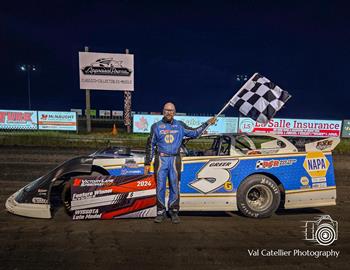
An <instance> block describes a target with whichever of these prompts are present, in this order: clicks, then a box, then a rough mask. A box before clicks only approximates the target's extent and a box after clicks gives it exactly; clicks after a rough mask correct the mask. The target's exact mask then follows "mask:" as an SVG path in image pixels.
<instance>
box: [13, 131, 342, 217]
mask: <svg viewBox="0 0 350 270" xmlns="http://www.w3.org/2000/svg"><path fill="white" fill-rule="evenodd" d="M339 142H340V139H339V138H327V139H322V140H318V141H314V142H310V143H307V144H305V145H304V147H300V146H298V148H297V147H296V146H295V145H293V144H292V143H291V142H290V141H289V140H287V139H286V138H284V137H281V136H277V135H272V134H217V135H204V136H201V137H200V138H198V139H185V140H184V141H183V144H182V146H181V149H180V150H181V151H180V155H181V158H182V168H181V181H180V198H181V199H180V211H236V210H238V211H240V212H241V213H242V214H243V215H245V216H247V217H253V218H264V217H269V216H271V215H272V214H273V213H274V212H275V211H276V210H277V209H278V208H285V209H291V208H306V207H320V206H328V205H335V204H336V184H335V176H334V167H333V159H332V152H331V151H332V150H333V149H334V148H335V147H336V146H337V144H338V143H339ZM144 157H145V153H144V152H143V151H131V150H130V149H128V148H120V147H110V148H106V149H102V150H99V151H96V152H95V153H93V154H91V155H89V156H83V157H76V158H73V159H71V160H68V161H66V162H64V163H63V164H61V165H59V166H58V167H56V168H55V169H53V170H52V171H50V172H49V173H48V174H46V175H43V176H42V177H40V178H38V179H36V180H35V181H33V182H31V183H29V184H28V185H26V186H25V187H23V188H22V189H20V190H18V191H17V192H16V193H14V194H13V195H12V196H10V197H9V198H8V199H7V201H6V208H7V210H8V211H9V212H11V213H14V214H17V215H21V216H27V217H36V218H51V217H52V213H53V210H54V208H55V205H56V204H55V202H54V201H55V199H57V193H56V191H57V190H58V191H59V193H61V195H60V197H61V198H62V200H63V202H64V206H65V207H66V210H67V212H68V213H69V214H71V215H72V216H73V219H96V218H97V219H112V218H124V217H151V216H155V214H156V181H155V178H154V175H153V168H152V165H151V174H150V175H143V171H144V170H143V167H144Z"/></svg>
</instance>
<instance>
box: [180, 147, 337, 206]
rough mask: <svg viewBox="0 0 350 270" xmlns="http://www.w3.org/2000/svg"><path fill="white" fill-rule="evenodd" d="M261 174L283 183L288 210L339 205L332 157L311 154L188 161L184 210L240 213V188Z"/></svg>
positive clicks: (185, 162)
mask: <svg viewBox="0 0 350 270" xmlns="http://www.w3.org/2000/svg"><path fill="white" fill-rule="evenodd" d="M257 173H260V174H266V175H270V176H272V177H273V178H277V179H278V180H279V181H280V182H281V184H282V185H283V188H284V190H285V193H286V198H285V207H286V208H300V207H316V206H325V205H334V204H335V200H336V187H335V177H334V168H333V159H332V156H331V154H330V153H326V154H324V153H322V152H309V153H298V154H288V155H270V156H261V155H259V156H252V157H239V158H234V157H203V158H199V157H193V158H188V157H186V158H184V159H183V171H182V175H181V185H180V189H181V210H205V211H206V210H236V209H237V203H236V192H237V190H238V188H239V185H240V184H241V182H242V181H243V180H244V179H245V178H246V177H248V176H249V175H252V174H257Z"/></svg>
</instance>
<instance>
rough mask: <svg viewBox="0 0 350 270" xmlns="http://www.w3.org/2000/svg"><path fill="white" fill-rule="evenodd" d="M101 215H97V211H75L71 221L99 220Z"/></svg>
mask: <svg viewBox="0 0 350 270" xmlns="http://www.w3.org/2000/svg"><path fill="white" fill-rule="evenodd" d="M101 216H102V213H99V210H98V209H82V210H75V211H74V215H73V220H79V219H100V218H101Z"/></svg>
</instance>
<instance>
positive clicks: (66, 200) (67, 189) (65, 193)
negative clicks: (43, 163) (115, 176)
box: [61, 171, 106, 216]
mask: <svg viewBox="0 0 350 270" xmlns="http://www.w3.org/2000/svg"><path fill="white" fill-rule="evenodd" d="M102 175H106V174H103V173H101V172H97V171H93V172H92V173H91V174H90V175H88V176H96V177H98V176H102ZM84 176H87V175H79V176H74V177H72V178H71V179H70V180H69V181H67V182H66V183H64V186H63V190H62V193H61V199H62V203H63V206H64V209H65V211H66V213H67V214H68V215H69V216H72V215H73V211H72V210H71V203H72V195H71V183H72V181H73V180H74V179H75V178H80V177H84Z"/></svg>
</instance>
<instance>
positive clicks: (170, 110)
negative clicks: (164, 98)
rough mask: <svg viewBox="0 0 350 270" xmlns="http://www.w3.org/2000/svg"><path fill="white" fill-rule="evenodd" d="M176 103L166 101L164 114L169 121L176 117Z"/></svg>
mask: <svg viewBox="0 0 350 270" xmlns="http://www.w3.org/2000/svg"><path fill="white" fill-rule="evenodd" d="M175 112H176V109H175V105H174V104H173V103H171V102H167V103H165V105H164V107H163V116H164V118H165V119H166V120H167V121H169V122H170V121H172V120H173V119H174V116H175Z"/></svg>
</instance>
